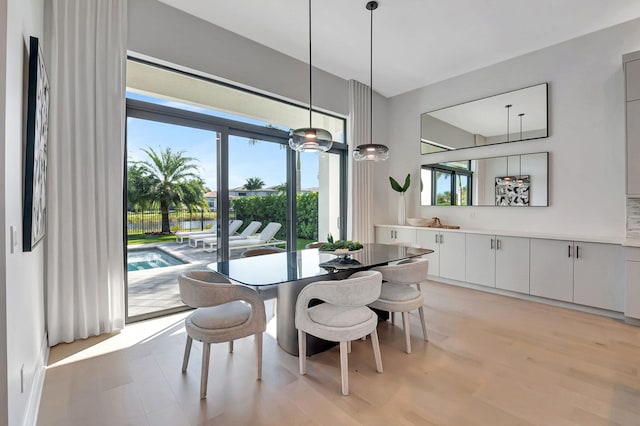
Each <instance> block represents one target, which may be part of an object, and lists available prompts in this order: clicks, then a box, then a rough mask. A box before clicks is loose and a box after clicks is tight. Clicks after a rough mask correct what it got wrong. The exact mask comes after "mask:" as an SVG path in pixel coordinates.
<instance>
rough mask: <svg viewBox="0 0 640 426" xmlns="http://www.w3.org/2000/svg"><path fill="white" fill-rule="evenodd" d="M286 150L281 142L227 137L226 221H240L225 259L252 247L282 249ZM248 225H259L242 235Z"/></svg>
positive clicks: (283, 245)
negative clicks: (255, 223)
mask: <svg viewBox="0 0 640 426" xmlns="http://www.w3.org/2000/svg"><path fill="white" fill-rule="evenodd" d="M283 142H286V141H283ZM287 149H289V148H288V145H286V144H284V143H277V142H271V141H265V140H261V139H258V138H249V137H244V136H236V135H229V219H231V220H240V221H242V225H241V226H240V228H239V229H238V231H237V232H236V234H235V235H232V236H230V238H229V252H228V256H229V257H228V258H229V259H234V258H238V257H241V256H242V254H243V253H244V252H245V251H246V250H248V249H253V248H259V247H278V248H283V249H284V248H286V240H287V226H286V225H287ZM252 222H259V224H260V225H259V227H258V228H257V229H256V230H254V231H253V232H250V233H249V234H250V235H246V234H247V229H246V228H247V227H249V226H250V224H251V223H252ZM271 223H273V224H274V225H271V226H270V227H269V228H267V225H269V224H271ZM262 231H265V233H263V232H262ZM269 231H275V232H269ZM247 236H248V237H250V238H249V239H246V238H243V237H247ZM251 237H252V238H251ZM258 237H262V238H263V239H264V240H259V238H258Z"/></svg>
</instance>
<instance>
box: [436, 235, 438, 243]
mask: <svg viewBox="0 0 640 426" xmlns="http://www.w3.org/2000/svg"><path fill="white" fill-rule="evenodd" d="M435 237H436V244H438V234H436V235H435Z"/></svg>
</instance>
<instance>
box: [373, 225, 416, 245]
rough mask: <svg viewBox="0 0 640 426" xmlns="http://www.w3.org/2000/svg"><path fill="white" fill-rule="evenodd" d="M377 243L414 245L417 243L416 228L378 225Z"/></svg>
mask: <svg viewBox="0 0 640 426" xmlns="http://www.w3.org/2000/svg"><path fill="white" fill-rule="evenodd" d="M375 229H376V243H380V244H399V243H404V244H407V245H413V244H415V243H416V230H415V229H412V228H402V227H397V228H396V227H392V226H376V227H375Z"/></svg>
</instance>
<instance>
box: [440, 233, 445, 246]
mask: <svg viewBox="0 0 640 426" xmlns="http://www.w3.org/2000/svg"><path fill="white" fill-rule="evenodd" d="M442 243H444V235H442V234H440V244H442Z"/></svg>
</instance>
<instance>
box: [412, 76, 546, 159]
mask: <svg viewBox="0 0 640 426" xmlns="http://www.w3.org/2000/svg"><path fill="white" fill-rule="evenodd" d="M420 121H421V123H420V152H421V153H422V154H431V153H434V152H441V151H451V150H455V149H462V148H472V147H475V146H483V145H493V144H497V143H504V142H516V141H522V140H528V139H538V138H546V137H547V136H548V131H547V83H543V84H539V85H537V86H531V87H526V88H524V89H520V90H515V91H513V92H509V93H502V94H500V95H495V96H491V97H488V98H484V99H479V100H477V101H472V102H467V103H464V104H460V105H455V106H451V107H448V108H443V109H439V110H437V111H431V112H427V113H424V114H422V115H421V118H420Z"/></svg>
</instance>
